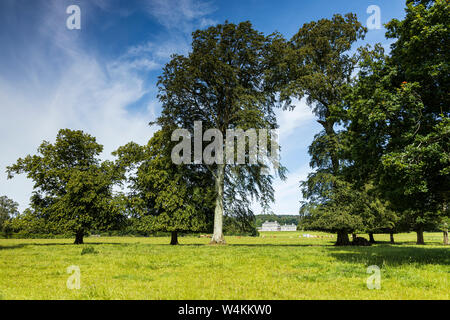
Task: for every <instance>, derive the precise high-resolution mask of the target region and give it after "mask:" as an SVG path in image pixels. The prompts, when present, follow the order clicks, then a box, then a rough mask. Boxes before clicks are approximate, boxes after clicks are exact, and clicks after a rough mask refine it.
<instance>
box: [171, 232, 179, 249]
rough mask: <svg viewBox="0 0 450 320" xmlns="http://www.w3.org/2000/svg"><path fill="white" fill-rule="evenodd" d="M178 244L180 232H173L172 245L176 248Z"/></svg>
mask: <svg viewBox="0 0 450 320" xmlns="http://www.w3.org/2000/svg"><path fill="white" fill-rule="evenodd" d="M177 244H178V232H177V231H172V236H171V239H170V245H172V246H175V245H177Z"/></svg>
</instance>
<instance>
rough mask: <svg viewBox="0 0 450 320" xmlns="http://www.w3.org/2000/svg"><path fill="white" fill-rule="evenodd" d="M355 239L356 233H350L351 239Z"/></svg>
mask: <svg viewBox="0 0 450 320" xmlns="http://www.w3.org/2000/svg"><path fill="white" fill-rule="evenodd" d="M355 240H356V233H352V241H355Z"/></svg>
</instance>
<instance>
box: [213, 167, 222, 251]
mask: <svg viewBox="0 0 450 320" xmlns="http://www.w3.org/2000/svg"><path fill="white" fill-rule="evenodd" d="M215 179H216V208H215V210H214V233H213V236H212V238H211V244H225V238H224V237H223V196H224V194H223V189H224V181H225V164H218V165H217V170H216V177H215Z"/></svg>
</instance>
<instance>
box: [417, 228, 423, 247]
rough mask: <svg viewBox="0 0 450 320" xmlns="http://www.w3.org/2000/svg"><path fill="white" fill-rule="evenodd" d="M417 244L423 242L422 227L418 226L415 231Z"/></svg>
mask: <svg viewBox="0 0 450 320" xmlns="http://www.w3.org/2000/svg"><path fill="white" fill-rule="evenodd" d="M416 232H417V244H425V241H424V240H423V229H422V228H419V229H418V230H417V231H416Z"/></svg>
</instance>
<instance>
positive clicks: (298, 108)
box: [277, 99, 314, 141]
mask: <svg viewBox="0 0 450 320" xmlns="http://www.w3.org/2000/svg"><path fill="white" fill-rule="evenodd" d="M292 103H293V105H294V106H295V109H294V110H292V111H283V110H277V120H278V124H279V126H280V127H279V135H280V140H281V141H282V140H285V139H287V138H288V137H289V136H290V135H291V134H292V133H294V132H295V129H296V128H298V127H300V126H302V125H305V124H307V123H310V122H311V120H312V119H314V114H313V113H312V111H311V108H310V107H309V106H308V105H307V104H306V101H305V99H302V100H298V99H293V101H292Z"/></svg>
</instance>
